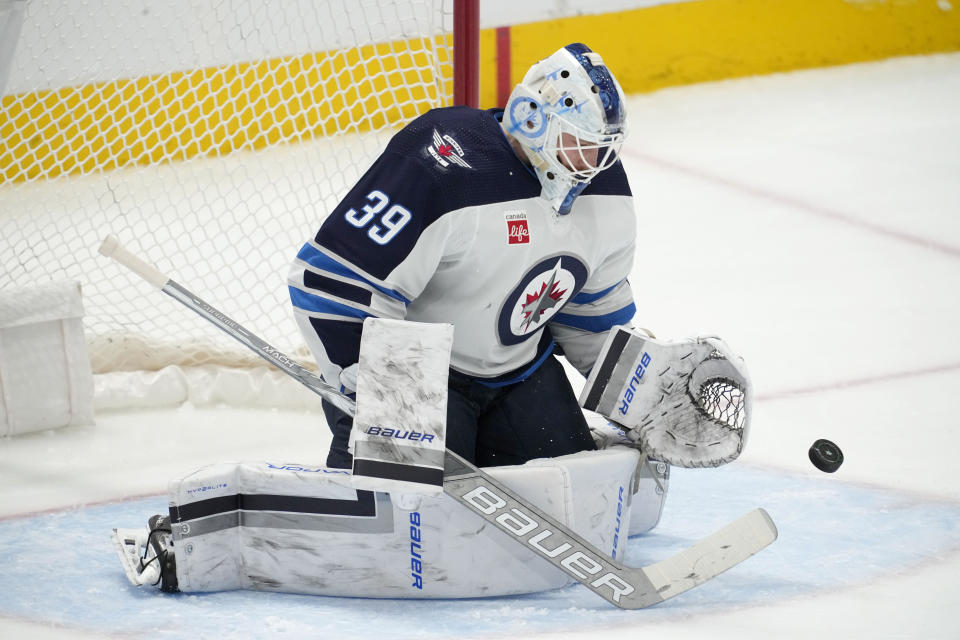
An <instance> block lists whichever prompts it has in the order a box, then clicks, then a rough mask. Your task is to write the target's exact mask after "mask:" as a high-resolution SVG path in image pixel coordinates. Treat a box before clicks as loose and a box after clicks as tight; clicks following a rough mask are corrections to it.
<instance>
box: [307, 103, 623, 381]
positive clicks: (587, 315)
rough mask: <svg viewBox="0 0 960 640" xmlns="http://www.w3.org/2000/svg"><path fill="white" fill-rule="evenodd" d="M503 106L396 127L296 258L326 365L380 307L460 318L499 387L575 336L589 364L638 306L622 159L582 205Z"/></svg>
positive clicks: (349, 356) (328, 369)
mask: <svg viewBox="0 0 960 640" xmlns="http://www.w3.org/2000/svg"><path fill="white" fill-rule="evenodd" d="M500 117H502V112H500V111H499V110H491V111H482V110H477V109H470V108H466V107H450V108H444V109H435V110H432V111H430V112H428V113H426V114H424V115H423V116H421V117H419V118H417V119H416V120H415V121H413V122H412V123H410V124H409V125H408V126H407V127H405V128H404V129H403V130H401V131H400V132H398V133H397V134H396V135H395V136H394V137H393V139H392V140H391V141H390V143H389V145H388V146H387V148H386V150H385V151H384V152H383V154H382V155H381V156H380V157H379V158H378V159H377V160H376V161H375V162H374V164H373V165H372V166H371V168H370V169H369V170H368V171H367V172H366V174H365V175H364V176H363V177H362V178H361V179H360V180H359V182H358V183H357V184H356V185H355V186H354V188H353V189H352V190H351V191H350V192H349V193H348V194H347V196H346V197H345V198H343V200H342V201H341V203H340V204H339V206H338V207H337V208H336V209H334V210H333V211H332V212H331V213H330V215H329V216H328V217H327V218H326V220H325V221H324V223H323V225H322V226H321V228H320V230H319V231H318V232H317V234H316V236H315V237H314V238H313V239H312V240H310V241H308V242H307V243H306V244H305V245H304V246H303V248H302V249H301V250H300V252H299V253H298V254H297V258H296V260H295V261H294V264H293V267H292V270H291V274H290V278H289V286H290V295H291V299H292V301H293V305H294V311H295V315H296V318H297V322H298V323H299V325H300V328H301V331H302V332H303V334H304V335H305V336H306V338H307V340H308V342H309V344H310V347H311V350H312V351H313V353H314V356H315V358H316V359H317V362H318V364H319V365H320V367H321V373H322V375H323V376H324V378H325V379H326V380H327V381H328V382H330V383H332V384H337V380H338V375H339V373H340V370H341V369H342V368H346V367H348V366H349V365H351V364H353V363H355V362H356V361H357V357H358V352H359V344H360V333H361V329H362V322H363V319H364V318H365V317H367V316H376V317H384V318H398V319H407V320H413V321H419V322H445V323H451V324H453V325H454V343H453V350H452V354H451V367H452V368H453V369H454V370H456V371H459V372H461V373H463V374H465V375H467V376H470V377H472V378H475V379H477V380H479V381H480V382H482V383H483V384H486V385H490V386H499V385H505V384H510V383H511V382H515V381H519V380H522V379H524V378H525V377H527V376H528V375H530V374H531V373H532V372H533V371H534V370H536V368H537V367H538V366H539V365H540V364H541V363H542V362H543V361H544V359H545V358H547V357H548V355H549V354H550V352H551V351H553V350H554V348H555V344H559V346H560V347H561V349H562V350H563V352H564V354H565V355H566V357H567V358H568V360H569V361H570V362H571V363H572V364H573V365H574V366H575V367H577V368H578V369H579V370H580V371H581V372H584V373H585V372H586V371H588V370H589V368H590V367H591V366H592V365H593V363H594V361H595V359H596V356H597V353H598V352H599V350H600V347H601V345H602V342H603V339H604V337H605V333H606V332H607V331H608V330H609V329H610V328H611V327H613V326H615V325H618V324H628V323H629V322H630V320H631V318H632V317H633V315H634V312H635V306H634V300H633V295H632V292H631V290H630V285H629V284H628V282H627V276H628V274H629V273H630V270H631V267H632V264H633V255H634V243H635V237H636V222H635V213H634V205H633V198H632V196H631V193H630V187H629V185H628V183H627V178H626V174H625V172H624V170H623V167H622V166H621V165H620V163H619V161H618V162H617V163H616V164H614V165H613V166H612V167H610V168H609V169H606V170H605V171H603V172H602V173H600V174H599V175H597V176H596V177H594V178H593V179H592V181H591V182H590V183H589V185H588V186H587V187H586V189H585V190H584V191H583V192H582V193H581V194H580V195H579V197H578V198H577V199H576V200H575V202H574V203H573V207H572V210H571V211H570V213H569V214H567V215H559V214H558V213H557V212H556V211H555V210H554V209H553V208H552V207H551V205H550V203H549V202H548V201H547V200H545V199H544V198H542V197H541V184H540V182H539V181H538V179H537V177H536V176H535V174H534V172H533V171H532V170H531V169H530V168H529V167H528V166H527V165H525V164H524V163H523V162H521V160H520V159H519V158H518V156H517V154H516V153H515V152H514V150H513V148H512V147H511V146H510V143H509V141H508V139H507V138H506V136H505V135H504V133H503V131H502V129H501V126H500V123H499V118H500Z"/></svg>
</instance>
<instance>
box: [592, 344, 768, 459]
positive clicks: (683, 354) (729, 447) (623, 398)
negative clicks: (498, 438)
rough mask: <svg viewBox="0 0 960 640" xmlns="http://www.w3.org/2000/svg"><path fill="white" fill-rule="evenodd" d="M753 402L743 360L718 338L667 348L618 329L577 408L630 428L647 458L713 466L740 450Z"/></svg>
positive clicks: (669, 345) (600, 359) (606, 346)
mask: <svg viewBox="0 0 960 640" xmlns="http://www.w3.org/2000/svg"><path fill="white" fill-rule="evenodd" d="M752 395H753V392H752V388H751V384H750V377H749V375H748V373H747V369H746V366H745V365H744V363H743V361H742V359H740V358H739V357H738V356H736V355H734V354H733V352H731V351H730V349H729V347H727V345H726V344H725V343H724V342H723V341H722V340H720V339H719V338H714V337H700V338H696V339H690V340H684V341H680V342H666V341H663V340H657V339H655V338H652V337H649V336H647V335H642V334H639V333H636V332H634V331H632V330H628V329H626V328H624V327H617V328H615V329H613V330H612V331H611V332H610V335H609V336H608V338H607V341H606V343H605V344H604V347H603V350H602V351H601V353H600V357H599V358H598V359H597V363H596V365H595V366H594V367H593V370H592V371H591V373H590V377H589V378H588V380H587V384H586V386H585V387H584V389H583V392H582V393H581V395H580V404H581V406H582V407H584V408H585V409H588V410H591V411H595V412H597V413H599V414H600V415H602V416H605V417H607V418H609V419H610V420H612V421H613V422H615V423H617V424H619V425H622V426H624V427H626V428H627V429H629V430H630V431H629V436H630V437H631V438H632V439H634V440H636V441H639V443H640V445H641V447H642V449H643V451H644V452H646V453H647V455H649V456H650V457H651V458H654V459H656V460H661V461H663V462H666V463H669V464H671V465H676V466H680V467H716V466H720V465H722V464H725V463H727V462H730V461H731V460H734V459H735V458H737V456H739V455H740V452H741V451H742V450H743V447H744V445H745V443H746V439H747V434H748V433H749V429H750V413H751V399H752Z"/></svg>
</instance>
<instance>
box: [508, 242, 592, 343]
mask: <svg viewBox="0 0 960 640" xmlns="http://www.w3.org/2000/svg"><path fill="white" fill-rule="evenodd" d="M586 281H587V268H586V266H585V265H584V264H583V262H581V261H580V260H578V259H577V258H574V257H573V256H568V255H560V256H554V257H552V258H547V259H546V260H543V261H541V262H539V263H538V264H536V265H535V266H534V267H533V268H532V269H530V270H529V271H527V273H525V274H524V275H523V277H522V278H521V279H520V283H519V284H518V285H517V286H516V287H514V289H513V291H511V292H510V294H509V295H508V296H507V298H506V300H504V303H503V306H502V307H501V309H500V316H499V318H498V320H497V335H498V337H499V338H500V343H501V344H504V345H511V344H519V343H521V342H523V341H525V340H527V339H528V338H529V337H530V336H532V335H534V334H536V333H537V332H538V331H539V330H540V329H542V328H543V326H544V325H545V324H546V323H547V322H548V321H549V320H550V319H551V318H552V317H553V316H555V315H556V314H557V312H558V311H560V309H562V308H563V306H564V305H565V304H566V303H567V302H569V301H570V299H571V298H572V297H573V296H575V295H576V294H577V292H578V291H580V289H581V288H582V287H583V285H584V283H585V282H586Z"/></svg>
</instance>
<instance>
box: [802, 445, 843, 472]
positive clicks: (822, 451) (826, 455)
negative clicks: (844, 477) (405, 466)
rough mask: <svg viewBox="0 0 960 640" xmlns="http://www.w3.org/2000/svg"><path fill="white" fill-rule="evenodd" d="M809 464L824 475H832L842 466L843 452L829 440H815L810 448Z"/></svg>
mask: <svg viewBox="0 0 960 640" xmlns="http://www.w3.org/2000/svg"><path fill="white" fill-rule="evenodd" d="M810 462H812V463H813V466H815V467H816V468H817V469H820V471H823V472H825V473H833V472H834V471H836V470H837V469H839V468H840V465H842V464H843V451H840V447H838V446H837V445H835V444H834V443H832V442H830V441H829V440H823V439H820V440H817V441H816V442H814V443H813V446H812V447H810Z"/></svg>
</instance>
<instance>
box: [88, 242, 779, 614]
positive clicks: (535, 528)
mask: <svg viewBox="0 0 960 640" xmlns="http://www.w3.org/2000/svg"><path fill="white" fill-rule="evenodd" d="M100 253H101V254H103V255H104V256H107V257H110V258H112V259H114V260H116V261H117V262H119V263H120V264H122V265H123V266H125V267H127V268H129V269H130V270H131V271H133V272H134V273H136V274H137V275H139V276H140V277H141V278H143V279H144V280H146V281H147V282H148V283H150V284H151V285H153V286H154V287H156V288H158V289H160V290H161V291H163V292H164V293H166V294H167V295H169V296H171V297H172V298H174V299H176V300H177V301H178V302H180V303H181V304H183V305H184V306H186V307H188V308H190V309H192V310H193V311H195V312H196V313H198V314H199V315H201V316H202V317H204V318H206V319H207V320H209V321H210V322H211V323H213V324H214V325H216V326H217V327H219V328H220V329H221V330H223V331H224V332H226V333H227V334H229V335H230V336H233V337H234V338H235V339H237V340H239V341H240V342H241V343H243V344H244V345H246V346H247V347H249V348H250V349H251V350H253V351H254V352H256V353H257V354H259V355H260V356H261V357H262V358H263V359H265V360H267V361H268V362H270V363H271V364H273V365H274V366H276V367H277V368H278V369H280V370H281V371H283V372H284V373H286V374H288V375H290V376H292V377H293V378H295V379H297V380H298V381H299V382H300V383H301V384H303V385H304V386H305V387H307V388H308V389H310V390H311V391H313V392H314V393H316V394H318V395H319V396H321V397H322V398H324V399H325V400H327V401H329V402H330V403H332V404H333V405H335V406H337V407H339V408H340V409H342V410H343V411H345V412H347V413H348V414H350V415H354V413H355V412H356V406H355V404H354V402H353V400H351V399H350V398H348V397H346V396H344V395H341V394H340V392H339V390H337V389H335V388H334V387H332V386H331V385H328V384H327V383H326V382H324V381H323V379H322V378H320V377H319V376H317V375H315V374H314V373H313V372H312V371H310V370H308V369H306V368H304V367H302V366H300V365H299V364H297V363H296V362H295V361H294V360H293V359H291V358H290V357H288V356H286V355H285V354H283V353H282V352H280V351H279V350H277V349H276V348H274V347H273V346H271V345H270V344H268V343H267V342H265V341H263V340H261V339H260V338H258V337H257V336H255V335H253V334H252V333H250V332H249V331H247V330H246V329H244V328H243V327H242V326H241V325H239V324H238V323H237V322H235V321H234V320H232V319H230V318H229V317H228V316H226V315H225V314H223V313H222V312H220V311H219V310H217V309H216V308H214V307H212V306H211V305H209V304H207V303H206V302H204V301H203V300H201V299H200V298H198V297H197V296H195V295H194V294H193V293H191V292H190V291H188V290H187V289H185V288H184V287H182V286H180V285H179V284H177V283H176V282H174V281H173V280H171V279H170V278H168V277H167V276H166V275H164V274H162V273H161V272H159V271H158V270H157V269H156V268H155V267H153V266H151V265H150V264H147V263H146V262H144V261H143V260H141V259H140V258H138V257H137V256H135V255H134V254H132V253H130V252H129V251H128V250H127V249H125V248H124V247H122V246H120V244H119V242H118V241H117V239H116V237H114V236H112V235H111V236H107V238H106V239H104V241H103V243H102V245H101V246H100ZM443 491H444V493H447V494H448V495H450V496H451V497H452V498H454V499H455V500H457V501H458V502H460V503H461V504H463V505H464V506H465V507H467V508H468V509H470V510H471V511H473V512H474V513H476V514H477V515H479V516H480V517H482V518H483V519H484V520H486V521H487V522H489V523H490V524H492V525H493V526H495V527H496V528H497V529H499V530H500V531H503V532H504V533H506V534H507V535H508V536H509V537H511V538H513V539H514V540H515V541H516V542H517V543H518V544H520V545H522V546H524V547H526V548H527V549H529V550H531V551H533V552H535V553H536V554H537V555H539V556H540V557H542V558H544V559H545V560H546V561H547V562H549V563H551V564H552V565H554V566H555V567H557V568H558V569H560V570H562V571H563V572H564V573H566V574H567V575H568V576H570V577H571V578H573V579H574V580H576V581H577V582H579V583H580V584H582V585H584V586H585V587H587V588H588V589H590V590H591V591H593V592H594V593H596V594H597V595H599V596H600V597H602V598H604V599H605V600H607V601H608V602H610V603H611V604H614V605H616V606H617V607H620V608H622V609H641V608H644V607H648V606H650V605H654V604H657V603H660V602H663V601H664V600H666V599H668V598H672V597H673V596H676V595H679V594H681V593H683V592H685V591H687V590H689V589H692V588H693V587H695V586H697V585H700V584H702V583H704V582H706V581H707V580H710V579H712V578H714V577H716V576H717V575H719V574H720V573H722V572H724V571H726V570H727V569H729V568H731V567H733V566H735V565H737V564H739V563H741V562H743V561H744V560H746V559H747V558H749V557H750V556H752V555H754V554H755V553H757V552H758V551H760V550H762V549H764V548H765V547H767V546H768V545H769V544H771V543H772V542H773V541H774V540H776V538H777V528H776V526H775V525H774V523H773V520H772V519H771V518H770V516H769V515H768V514H767V512H766V511H765V510H763V509H755V510H753V511H751V512H749V513H747V514H746V515H744V516H742V517H740V518H738V519H737V520H735V521H733V522H731V523H730V524H727V525H726V526H724V527H723V528H721V529H720V530H718V531H716V532H714V533H713V534H711V535H709V536H707V537H706V538H704V539H702V540H700V541H699V542H697V543H696V544H694V545H693V546H691V547H688V548H687V549H685V550H683V551H681V552H679V553H677V554H675V555H673V556H671V557H669V558H667V559H666V560H663V561H660V562H657V563H655V564H651V565H647V566H645V567H627V566H624V565H623V564H621V563H619V562H617V561H615V560H612V559H610V557H609V556H608V555H607V554H605V553H603V552H601V551H600V550H598V549H597V548H595V547H594V546H593V545H591V544H590V543H588V542H586V541H585V540H583V538H581V537H580V536H578V535H577V534H575V533H573V532H572V531H570V530H569V529H568V528H567V527H566V526H564V525H563V524H561V523H560V522H558V521H556V520H554V519H553V518H551V517H549V516H547V515H546V514H544V513H543V512H542V511H541V510H540V509H538V508H536V507H534V506H532V505H531V504H529V503H528V502H526V501H525V500H523V499H521V498H520V497H519V496H517V495H516V493H514V492H513V491H511V490H510V489H508V488H507V487H505V486H504V485H503V484H501V483H499V482H497V481H496V480H494V479H493V478H491V477H490V476H489V475H488V474H486V473H484V472H483V471H482V470H480V469H479V468H477V467H476V466H475V465H473V464H471V463H470V462H468V461H467V460H465V459H464V458H462V457H460V456H459V455H457V454H455V453H453V452H452V451H450V450H449V449H448V450H446V452H445V458H444V472H443Z"/></svg>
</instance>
